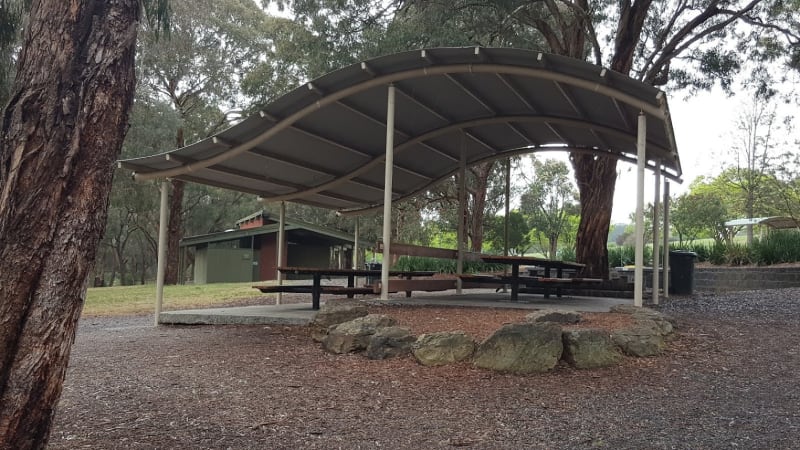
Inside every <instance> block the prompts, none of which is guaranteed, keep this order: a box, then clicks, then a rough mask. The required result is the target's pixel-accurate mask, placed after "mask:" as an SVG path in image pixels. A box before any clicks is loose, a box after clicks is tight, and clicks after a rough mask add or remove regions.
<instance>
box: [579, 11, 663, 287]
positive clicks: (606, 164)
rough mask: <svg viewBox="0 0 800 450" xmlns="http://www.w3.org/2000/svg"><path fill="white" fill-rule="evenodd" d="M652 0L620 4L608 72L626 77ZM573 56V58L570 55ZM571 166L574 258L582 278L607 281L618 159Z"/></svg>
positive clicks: (582, 159) (590, 159)
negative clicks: (575, 193)
mask: <svg viewBox="0 0 800 450" xmlns="http://www.w3.org/2000/svg"><path fill="white" fill-rule="evenodd" d="M651 2H652V0H636V1H634V2H633V4H631V2H630V1H624V2H620V20H619V24H618V27H617V31H616V36H615V40H614V55H613V57H612V58H611V69H612V70H614V71H617V72H620V73H622V74H625V75H628V74H629V73H630V71H631V67H633V56H634V52H635V50H636V45H637V44H638V43H639V39H640V37H641V34H642V27H643V26H644V20H645V18H646V17H647V13H648V10H649V9H650V4H651ZM570 56H574V55H570ZM572 167H573V168H574V169H575V180H576V181H577V182H578V190H579V192H580V198H581V219H580V224H579V225H578V234H577V238H576V240H575V257H576V259H577V260H578V262H581V263H583V264H586V268H585V269H584V270H583V275H584V276H589V277H597V278H608V230H609V228H610V226H611V207H612V205H613V204H614V189H615V187H616V184H617V160H615V159H610V158H606V157H604V156H597V160H595V157H594V156H591V155H580V154H572Z"/></svg>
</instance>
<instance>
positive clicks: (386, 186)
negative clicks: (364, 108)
mask: <svg viewBox="0 0 800 450" xmlns="http://www.w3.org/2000/svg"><path fill="white" fill-rule="evenodd" d="M393 172H394V85H393V84H390V85H389V92H388V95H387V98H386V162H385V169H384V176H383V264H381V300H389V264H390V263H391V260H392V257H391V254H392V253H391V249H390V246H391V244H392V174H393Z"/></svg>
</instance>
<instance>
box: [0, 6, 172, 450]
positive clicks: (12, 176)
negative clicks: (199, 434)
mask: <svg viewBox="0 0 800 450" xmlns="http://www.w3.org/2000/svg"><path fill="white" fill-rule="evenodd" d="M4 5H5V2H4ZM144 6H145V9H146V10H148V11H149V12H152V13H154V15H155V16H158V17H165V16H166V11H167V5H166V4H165V3H164V2H161V1H158V2H156V1H152V2H150V1H148V2H144ZM141 7H142V3H140V2H139V1H135V0H127V1H126V0H120V1H115V2H89V1H82V0H74V1H71V2H63V1H60V0H57V1H56V0H39V1H36V2H35V3H34V4H33V5H32V7H31V13H30V16H29V20H28V22H27V24H28V26H27V28H26V30H25V36H24V38H23V41H22V46H21V49H20V52H19V60H18V61H19V62H18V65H17V70H16V76H15V80H14V84H13V88H12V90H11V95H10V96H9V98H10V100H9V103H8V105H7V106H6V107H5V109H4V110H3V115H2V125H1V126H0V236H2V237H3V239H2V241H0V298H1V299H3V301H2V302H0V317H2V323H1V324H0V448H14V449H27V448H43V447H45V445H46V443H47V439H48V437H49V433H50V425H51V421H52V417H53V412H54V410H55V405H56V402H57V401H58V398H59V396H60V394H61V387H62V383H63V380H64V374H65V372H66V368H67V362H68V360H69V354H70V348H71V346H72V342H73V340H74V338H75V328H76V325H77V322H78V317H79V315H80V312H81V308H82V305H83V299H84V296H85V294H86V287H87V281H88V278H89V275H90V273H91V270H92V264H93V262H94V261H95V255H96V252H97V249H98V245H99V242H100V239H101V238H102V236H103V231H104V226H105V223H106V213H107V208H108V196H109V191H110V189H111V179H112V174H113V165H114V161H115V160H116V158H117V156H118V155H119V152H120V148H121V146H122V141H123V137H124V135H125V131H126V130H127V126H128V113H129V112H130V108H131V105H132V103H133V91H134V86H135V78H134V53H135V44H136V35H137V27H138V24H139V17H140V8H141ZM32 211H35V212H36V214H35V215H32V214H31V212H32Z"/></svg>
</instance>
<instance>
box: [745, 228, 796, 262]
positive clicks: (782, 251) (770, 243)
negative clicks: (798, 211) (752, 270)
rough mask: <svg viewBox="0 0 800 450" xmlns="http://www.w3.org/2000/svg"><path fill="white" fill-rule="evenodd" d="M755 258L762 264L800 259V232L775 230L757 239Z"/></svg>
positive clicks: (754, 246)
mask: <svg viewBox="0 0 800 450" xmlns="http://www.w3.org/2000/svg"><path fill="white" fill-rule="evenodd" d="M753 258H754V260H755V261H754V262H755V263H756V264H760V265H770V264H780V263H789V262H797V261H800V232H797V231H794V230H780V231H773V232H771V233H769V234H768V235H767V236H765V237H764V238H763V239H757V240H755V241H754V242H753Z"/></svg>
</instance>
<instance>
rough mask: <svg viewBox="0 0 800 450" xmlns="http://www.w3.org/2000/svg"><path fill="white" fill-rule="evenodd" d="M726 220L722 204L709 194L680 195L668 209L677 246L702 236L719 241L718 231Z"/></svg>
mask: <svg viewBox="0 0 800 450" xmlns="http://www.w3.org/2000/svg"><path fill="white" fill-rule="evenodd" d="M727 219H728V212H727V209H726V208H725V204H724V202H723V201H722V199H721V198H720V197H719V196H717V195H715V194H713V193H711V192H705V193H689V194H684V195H681V196H680V197H677V198H676V199H674V200H673V203H672V207H671V208H670V224H671V225H672V227H673V228H674V229H675V232H676V233H677V234H678V244H679V245H683V242H684V240H685V241H693V240H695V239H698V238H700V237H704V236H705V237H709V236H710V237H714V238H715V240H718V239H721V238H722V236H721V235H720V234H719V230H720V229H721V228H724V224H725V221H726V220H727Z"/></svg>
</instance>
